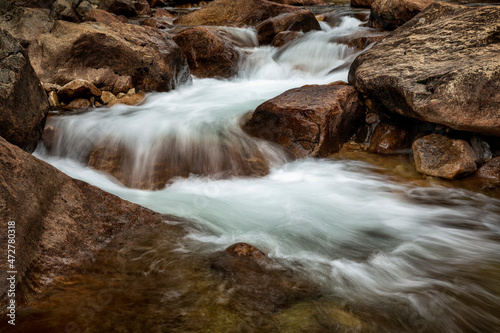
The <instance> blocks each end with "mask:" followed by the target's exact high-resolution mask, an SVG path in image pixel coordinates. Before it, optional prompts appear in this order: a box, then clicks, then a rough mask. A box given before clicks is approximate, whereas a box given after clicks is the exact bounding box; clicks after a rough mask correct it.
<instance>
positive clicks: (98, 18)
mask: <svg viewBox="0 0 500 333" xmlns="http://www.w3.org/2000/svg"><path fill="white" fill-rule="evenodd" d="M121 17H123V16H116V15H115V14H112V13H108V12H107V11H105V10H102V9H93V10H91V11H89V12H87V13H86V14H85V15H84V16H83V20H84V21H89V22H98V23H103V24H111V23H120V22H122V20H120V18H121ZM122 23H126V22H122Z"/></svg>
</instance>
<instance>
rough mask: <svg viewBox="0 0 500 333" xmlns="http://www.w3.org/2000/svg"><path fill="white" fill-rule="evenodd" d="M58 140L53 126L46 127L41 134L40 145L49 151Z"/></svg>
mask: <svg viewBox="0 0 500 333" xmlns="http://www.w3.org/2000/svg"><path fill="white" fill-rule="evenodd" d="M58 139H59V136H58V133H57V131H56V129H55V128H54V126H47V127H45V129H44V130H43V133H42V143H43V145H44V146H45V148H47V149H49V150H51V149H52V147H54V145H55V144H56V141H57V140H58Z"/></svg>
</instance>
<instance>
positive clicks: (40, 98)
mask: <svg viewBox="0 0 500 333" xmlns="http://www.w3.org/2000/svg"><path fill="white" fill-rule="evenodd" d="M48 111H49V102H48V99H47V93H46V92H45V89H44V88H43V86H42V84H41V83H40V80H39V79H38V78H37V76H36V74H35V71H34V70H33V68H32V67H31V64H30V60H29V58H28V56H27V55H26V54H25V51H24V49H23V47H22V46H21V45H19V43H18V42H17V41H16V40H15V39H14V38H13V37H12V36H11V35H10V34H9V33H7V31H5V30H0V136H1V137H3V138H4V139H6V140H7V141H9V142H10V143H12V144H15V145H17V146H19V147H21V148H22V149H24V150H26V151H28V152H32V151H34V150H35V148H36V146H37V144H38V141H39V140H40V137H41V135H42V131H43V128H44V126H45V120H46V118H47V113H48Z"/></svg>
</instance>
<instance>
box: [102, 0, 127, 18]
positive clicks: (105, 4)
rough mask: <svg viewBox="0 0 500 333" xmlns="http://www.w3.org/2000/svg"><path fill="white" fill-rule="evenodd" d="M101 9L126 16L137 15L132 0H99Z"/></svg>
mask: <svg viewBox="0 0 500 333" xmlns="http://www.w3.org/2000/svg"><path fill="white" fill-rule="evenodd" d="M99 9H102V10H105V11H107V12H110V13H113V14H116V15H123V16H126V17H130V16H135V14H136V12H135V3H134V1H132V0H103V1H99Z"/></svg>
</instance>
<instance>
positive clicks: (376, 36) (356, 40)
mask: <svg viewBox="0 0 500 333" xmlns="http://www.w3.org/2000/svg"><path fill="white" fill-rule="evenodd" d="M385 36H387V33H371V32H367V31H361V32H358V33H354V34H351V35H347V36H346V35H340V36H336V37H333V38H332V39H331V40H330V41H331V42H335V43H339V44H344V45H347V46H350V47H354V48H357V49H358V50H364V49H366V48H367V47H368V46H369V45H370V44H372V43H378V42H380V41H381V40H382V39H383V38H384V37H385Z"/></svg>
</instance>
